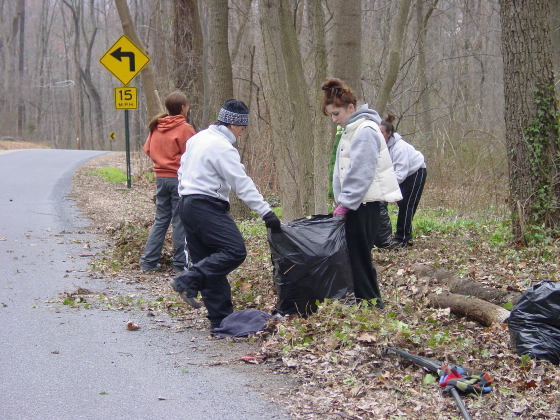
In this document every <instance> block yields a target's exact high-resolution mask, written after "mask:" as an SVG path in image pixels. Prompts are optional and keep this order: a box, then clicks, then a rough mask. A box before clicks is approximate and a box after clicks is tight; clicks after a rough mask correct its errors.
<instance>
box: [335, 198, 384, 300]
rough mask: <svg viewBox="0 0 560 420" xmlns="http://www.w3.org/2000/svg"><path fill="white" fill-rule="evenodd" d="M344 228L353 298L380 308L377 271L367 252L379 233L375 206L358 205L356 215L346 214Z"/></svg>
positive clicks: (371, 204)
mask: <svg viewBox="0 0 560 420" xmlns="http://www.w3.org/2000/svg"><path fill="white" fill-rule="evenodd" d="M344 227H345V229H346V242H347V244H348V254H349V257H350V266H351V267H352V277H353V278H354V293H355V294H356V298H358V299H365V300H371V299H374V298H377V306H378V307H380V308H383V307H385V304H384V303H383V301H382V300H381V292H380V291H379V285H378V283H377V271H376V270H375V267H374V266H373V263H372V261H371V248H372V247H373V243H374V242H375V237H376V236H377V230H378V229H379V202H377V201H375V202H370V203H366V204H365V205H364V204H361V205H360V207H358V209H357V210H356V211H349V212H348V213H347V214H346V224H345V225H344Z"/></svg>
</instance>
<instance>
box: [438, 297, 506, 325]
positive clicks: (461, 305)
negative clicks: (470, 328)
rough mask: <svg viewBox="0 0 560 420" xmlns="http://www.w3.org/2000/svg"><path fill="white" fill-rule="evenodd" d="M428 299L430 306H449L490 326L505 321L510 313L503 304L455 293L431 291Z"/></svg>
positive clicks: (457, 313) (460, 314)
mask: <svg viewBox="0 0 560 420" xmlns="http://www.w3.org/2000/svg"><path fill="white" fill-rule="evenodd" d="M428 299H429V303H430V306H433V307H434V308H441V309H445V308H449V309H450V310H451V312H453V313H454V314H455V315H459V316H464V317H466V318H469V319H471V320H473V321H476V322H478V323H479V324H481V325H483V326H485V327H489V326H491V325H492V324H493V323H496V322H497V323H503V322H504V321H505V320H506V319H507V318H508V317H509V314H510V312H509V311H508V310H507V309H505V308H503V307H501V306H498V305H494V304H493V303H490V302H486V301H485V300H482V299H477V298H474V297H469V296H465V295H459V294H455V293H448V292H442V293H439V294H438V293H430V294H428Z"/></svg>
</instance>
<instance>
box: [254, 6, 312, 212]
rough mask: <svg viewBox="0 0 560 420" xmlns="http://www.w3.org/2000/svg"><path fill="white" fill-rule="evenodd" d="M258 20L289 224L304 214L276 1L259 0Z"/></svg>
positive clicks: (277, 160)
mask: <svg viewBox="0 0 560 420" xmlns="http://www.w3.org/2000/svg"><path fill="white" fill-rule="evenodd" d="M259 17H260V23H261V31H262V40H263V45H264V59H265V65H266V71H267V73H266V74H267V78H268V86H267V88H268V89H267V106H268V107H269V111H270V126H271V129H272V142H273V154H274V158H275V162H276V168H277V169H278V172H279V179H278V181H279V184H280V196H281V200H282V219H283V220H285V221H289V220H293V219H298V218H300V217H302V216H303V211H302V205H301V199H300V196H299V179H298V178H299V170H298V162H297V153H296V149H295V142H294V138H293V132H292V125H293V116H292V115H291V113H288V112H286V110H288V109H291V108H290V101H289V98H288V96H287V95H286V86H287V84H288V82H287V77H286V70H285V66H284V60H283V57H282V54H281V51H282V46H281V43H280V39H279V38H278V34H279V33H280V28H279V16H278V5H277V2H276V0H260V1H259Z"/></svg>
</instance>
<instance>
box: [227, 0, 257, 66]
mask: <svg viewBox="0 0 560 420" xmlns="http://www.w3.org/2000/svg"><path fill="white" fill-rule="evenodd" d="M252 4H253V1H252V0H245V4H244V6H245V7H244V8H243V10H242V14H243V15H242V17H241V19H242V20H241V23H240V24H239V27H238V28H237V33H236V34H235V41H234V43H233V47H232V48H231V62H232V63H235V59H236V58H237V53H238V52H239V45H240V44H241V38H243V34H244V33H245V28H246V27H247V23H248V22H249V12H250V11H251V6H252Z"/></svg>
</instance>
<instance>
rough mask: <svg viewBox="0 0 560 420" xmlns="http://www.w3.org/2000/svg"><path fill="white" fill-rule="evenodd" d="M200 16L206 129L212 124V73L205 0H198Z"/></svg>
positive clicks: (203, 117)
mask: <svg viewBox="0 0 560 420" xmlns="http://www.w3.org/2000/svg"><path fill="white" fill-rule="evenodd" d="M198 18H199V19H200V29H201V30H202V81H203V84H204V94H203V97H202V123H201V126H200V128H201V129H204V128H206V127H208V124H210V74H209V71H208V55H209V53H210V40H209V36H208V24H207V23H206V18H205V13H204V1H203V0H199V1H198Z"/></svg>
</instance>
